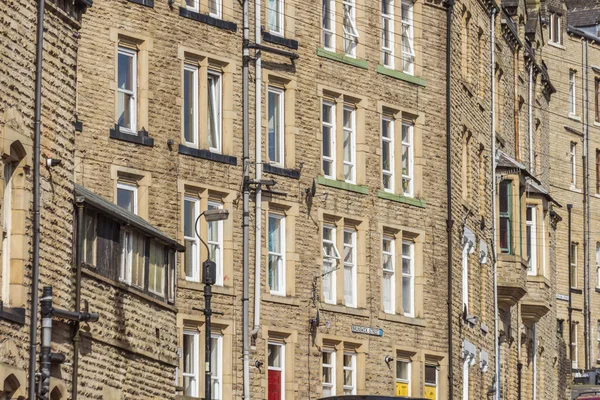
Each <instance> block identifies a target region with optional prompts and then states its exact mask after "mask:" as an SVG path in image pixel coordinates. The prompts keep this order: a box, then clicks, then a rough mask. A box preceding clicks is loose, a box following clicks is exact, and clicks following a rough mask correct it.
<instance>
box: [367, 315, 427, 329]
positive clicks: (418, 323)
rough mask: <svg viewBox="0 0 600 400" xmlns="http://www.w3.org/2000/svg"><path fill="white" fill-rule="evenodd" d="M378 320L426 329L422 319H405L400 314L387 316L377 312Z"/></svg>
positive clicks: (405, 317)
mask: <svg viewBox="0 0 600 400" xmlns="http://www.w3.org/2000/svg"><path fill="white" fill-rule="evenodd" d="M379 319H381V320H384V321H391V322H398V323H401V324H406V325H413V326H420V327H422V328H426V327H427V324H426V323H425V320H424V319H422V318H414V317H407V316H404V315H400V314H389V313H386V312H383V311H379Z"/></svg>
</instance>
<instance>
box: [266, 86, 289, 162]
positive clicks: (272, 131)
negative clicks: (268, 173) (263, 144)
mask: <svg viewBox="0 0 600 400" xmlns="http://www.w3.org/2000/svg"><path fill="white" fill-rule="evenodd" d="M268 93H269V94H268V130H269V136H268V140H267V144H268V148H269V161H270V162H271V163H272V164H275V165H278V166H283V165H284V154H285V150H284V144H285V140H284V137H285V128H284V93H285V92H284V91H283V90H282V89H280V88H276V87H273V86H269V90H268Z"/></svg>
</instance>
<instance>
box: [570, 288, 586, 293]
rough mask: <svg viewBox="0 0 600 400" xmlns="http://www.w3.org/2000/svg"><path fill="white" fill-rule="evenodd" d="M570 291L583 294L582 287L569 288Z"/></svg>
mask: <svg viewBox="0 0 600 400" xmlns="http://www.w3.org/2000/svg"><path fill="white" fill-rule="evenodd" d="M571 293H575V294H583V289H577V288H571Z"/></svg>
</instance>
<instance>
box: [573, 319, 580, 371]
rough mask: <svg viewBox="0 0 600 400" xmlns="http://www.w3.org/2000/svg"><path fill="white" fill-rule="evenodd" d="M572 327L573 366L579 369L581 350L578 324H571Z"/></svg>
mask: <svg viewBox="0 0 600 400" xmlns="http://www.w3.org/2000/svg"><path fill="white" fill-rule="evenodd" d="M571 329H572V333H571V348H572V351H571V368H572V369H577V367H578V365H579V355H578V354H577V353H578V352H579V345H578V342H577V324H571Z"/></svg>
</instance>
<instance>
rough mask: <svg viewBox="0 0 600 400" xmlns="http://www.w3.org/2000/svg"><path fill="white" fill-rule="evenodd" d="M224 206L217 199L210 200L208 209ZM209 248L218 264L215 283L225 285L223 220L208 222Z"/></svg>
mask: <svg viewBox="0 0 600 400" xmlns="http://www.w3.org/2000/svg"><path fill="white" fill-rule="evenodd" d="M221 208H223V204H221V203H219V202H217V201H212V200H211V201H209V202H208V209H209V210H215V209H221ZM207 242H208V248H209V249H210V259H211V261H213V262H214V263H215V264H216V266H217V279H216V280H215V285H217V286H223V221H211V222H208V240H207Z"/></svg>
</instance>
